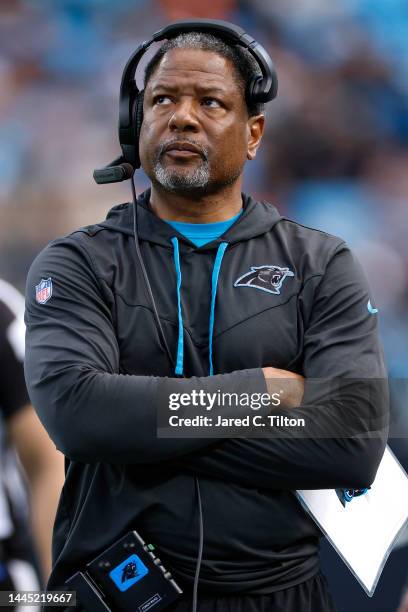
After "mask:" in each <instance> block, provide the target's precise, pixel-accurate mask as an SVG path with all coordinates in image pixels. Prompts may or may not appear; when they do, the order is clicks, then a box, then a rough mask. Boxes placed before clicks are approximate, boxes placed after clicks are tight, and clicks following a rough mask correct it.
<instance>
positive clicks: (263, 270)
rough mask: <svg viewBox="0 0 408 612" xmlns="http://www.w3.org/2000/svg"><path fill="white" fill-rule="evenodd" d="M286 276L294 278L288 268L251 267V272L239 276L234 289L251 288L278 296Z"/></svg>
mask: <svg viewBox="0 0 408 612" xmlns="http://www.w3.org/2000/svg"><path fill="white" fill-rule="evenodd" d="M288 276H295V275H294V273H293V272H292V271H291V270H289V268H280V267H279V266H251V271H250V272H247V273H246V274H244V275H243V276H240V277H239V278H238V279H237V280H236V281H235V283H234V287H253V288H254V289H261V291H267V292H268V293H275V294H276V295H280V290H281V287H282V283H283V281H284V280H285V278H287V277H288Z"/></svg>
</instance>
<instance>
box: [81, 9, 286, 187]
mask: <svg viewBox="0 0 408 612" xmlns="http://www.w3.org/2000/svg"><path fill="white" fill-rule="evenodd" d="M186 32H206V33H208V34H213V35H214V36H217V37H218V38H221V39H222V40H224V41H225V42H226V43H229V44H231V45H238V46H241V47H243V48H244V49H246V50H247V51H248V52H249V53H251V55H252V56H253V57H254V58H255V60H256V62H257V64H258V66H259V68H260V70H261V73H262V76H261V75H258V76H254V78H253V79H252V80H251V81H250V83H249V84H248V87H247V91H246V92H245V96H246V99H247V100H249V101H251V102H260V103H264V102H269V101H270V100H273V99H274V98H275V97H276V95H277V93H278V77H277V74H276V71H275V68H274V65H273V61H272V59H271V57H270V55H269V54H268V53H267V51H266V50H265V49H264V48H263V47H262V45H260V44H259V43H258V42H256V40H255V39H254V38H252V36H250V35H249V34H247V33H246V32H245V31H244V30H243V29H242V28H240V27H239V26H237V25H235V24H233V23H229V22H228V21H221V20H217V19H196V20H194V21H185V20H183V21H175V22H174V23H171V24H169V25H167V26H166V27H164V28H162V29H161V30H158V31H157V32H155V33H154V34H153V36H152V37H151V38H150V39H149V40H147V41H144V42H143V43H141V44H140V45H139V46H138V48H137V49H136V51H135V52H134V53H133V55H132V56H131V57H130V58H129V60H128V62H127V64H126V66H125V69H124V71H123V74H122V81H121V85H120V97H119V126H118V130H119V143H120V146H121V148H122V157H119V158H117V159H115V160H114V161H113V162H111V163H110V164H109V165H108V166H106V168H102V169H100V170H95V171H94V174H93V176H94V179H95V181H96V182H97V183H100V184H103V183H115V182H118V181H124V180H126V179H129V178H131V177H132V174H133V171H134V170H136V169H137V168H140V158H139V135H140V128H141V125H142V122H143V90H141V91H139V89H138V88H137V85H136V78H135V76H136V70H137V67H138V65H139V62H140V60H141V58H142V56H143V55H144V54H145V53H146V51H147V50H148V48H149V47H150V46H151V45H152V44H153V43H154V42H158V41H160V40H165V39H170V38H175V37H176V36H178V35H179V34H183V33H186ZM129 166H130V167H129Z"/></svg>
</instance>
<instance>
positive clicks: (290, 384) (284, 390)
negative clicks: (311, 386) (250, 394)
mask: <svg viewBox="0 0 408 612" xmlns="http://www.w3.org/2000/svg"><path fill="white" fill-rule="evenodd" d="M262 371H263V373H264V376H265V380H266V386H267V388H268V393H269V395H272V394H274V393H278V394H279V396H280V398H281V403H280V408H294V407H295V406H299V405H300V404H301V402H302V398H303V393H304V390H305V383H304V378H303V376H301V375H300V374H295V373H294V372H289V370H280V369H279V368H272V367H266V368H262Z"/></svg>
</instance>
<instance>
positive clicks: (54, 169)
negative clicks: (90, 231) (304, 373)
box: [0, 0, 408, 612]
mask: <svg viewBox="0 0 408 612" xmlns="http://www.w3.org/2000/svg"><path fill="white" fill-rule="evenodd" d="M189 17H207V18H218V19H227V20H229V21H233V22H235V23H237V24H239V25H241V26H242V27H243V28H245V29H246V30H248V31H249V32H250V33H251V34H252V35H253V36H254V37H255V38H256V39H258V40H259V41H260V42H261V43H262V44H263V45H264V46H265V47H266V48H267V49H268V50H269V51H270V53H271V55H272V57H273V58H274V61H275V64H276V67H277V71H278V75H279V79H280V89H279V95H278V98H277V100H276V101H274V102H273V103H271V104H270V105H269V107H268V109H267V125H268V128H267V133H266V135H265V138H264V143H263V146H262V147H261V150H260V154H259V155H258V158H257V160H256V162H254V163H251V164H248V165H247V169H246V178H245V190H246V191H247V192H250V193H251V194H253V195H254V196H256V197H258V198H260V199H267V200H269V201H271V202H273V203H274V204H276V205H277V207H278V208H279V210H280V211H281V213H283V214H284V215H286V216H289V217H291V218H294V219H296V220H298V221H300V222H302V223H304V224H306V225H311V226H313V227H318V228H321V229H323V230H325V231H328V232H329V233H333V234H337V235H340V236H342V237H343V238H345V239H346V240H347V241H348V243H349V244H350V245H351V247H352V248H353V249H354V251H355V252H356V253H357V255H358V257H359V258H360V261H361V262H362V263H363V265H364V267H365V269H366V272H367V274H368V277H369V280H370V284H371V288H372V291H373V295H374V298H375V302H376V305H377V307H378V308H379V310H380V315H381V317H380V320H381V333H382V340H383V344H384V348H385V352H386V357H387V362H388V367H389V372H390V375H391V377H393V378H395V379H397V380H396V382H395V384H394V385H393V410H394V416H393V422H394V434H395V437H394V439H393V440H392V441H391V446H392V448H393V449H394V451H395V452H396V454H397V456H398V458H399V459H400V461H401V462H402V463H403V464H404V465H405V468H406V469H407V467H408V442H407V439H406V438H407V437H408V416H407V409H406V399H407V397H408V393H407V384H406V381H405V379H407V378H408V376H407V374H408V317H407V314H406V313H407V310H408V265H407V264H408V239H407V229H408V223H407V221H408V213H407V199H408V171H407V162H408V78H407V76H408V2H407V0H336V1H333V0H246V1H245V0H212V1H211V2H204V1H203V0H119V1H118V2H114V1H112V0H31V1H30V0H1V3H0V79H1V88H0V138H1V141H2V148H1V151H0V277H2V278H5V279H6V280H9V281H10V282H12V283H13V284H15V285H16V286H17V287H18V288H19V289H20V290H22V291H24V285H25V277H26V273H27V270H28V267H29V265H30V263H31V261H32V259H33V258H34V257H35V255H36V254H37V253H38V252H39V250H40V249H41V248H42V247H43V246H44V245H45V244H46V243H47V242H49V241H50V240H52V239H53V238H55V237H57V236H59V235H62V234H65V233H68V232H70V231H72V230H73V229H76V228H78V227H80V226H82V225H86V224H88V223H94V222H95V221H98V220H100V219H102V218H104V216H105V214H106V212H107V210H108V209H109V208H110V207H111V206H113V205H114V204H116V203H119V202H122V201H127V200H128V199H129V197H130V190H129V186H128V185H127V184H126V183H125V184H118V185H111V186H105V187H104V188H102V187H98V186H97V185H96V184H95V183H94V182H93V179H92V171H93V169H94V168H96V167H101V166H103V165H104V164H106V163H107V162H108V161H110V160H112V159H114V158H115V157H116V156H117V155H118V154H119V146H118V142H117V135H116V125H117V111H118V92H119V83H120V77H121V73H122V69H123V67H124V65H125V63H126V60H127V59H128V57H129V55H130V54H131V52H132V51H133V50H134V49H135V48H136V46H137V45H138V44H139V43H140V42H141V41H142V40H145V39H146V38H148V37H149V36H150V35H151V33H152V32H154V31H155V30H157V29H158V28H160V27H161V26H162V25H164V24H165V23H167V22H168V21H171V20H174V19H183V18H189ZM146 185H147V181H146V178H145V177H144V176H143V174H142V173H141V172H139V173H138V176H137V188H138V190H139V192H140V191H141V190H142V189H143V188H144V187H145V186H146ZM395 424H396V425H395ZM398 435H399V437H397V436H398ZM404 438H405V439H404ZM271 520H273V517H271ZM323 557H324V560H325V564H326V568H327V569H326V574H327V575H328V577H329V580H330V582H331V584H332V590H333V592H334V594H335V597H336V600H337V604H338V606H339V610H340V612H343V610H344V611H345V610H348V611H351V612H354V611H356V612H357V611H359V612H360V611H363V610H370V611H373V612H374V611H378V612H389V611H391V610H396V608H397V605H398V604H397V602H398V599H399V597H400V594H401V589H402V585H403V581H404V573H405V574H406V572H407V566H408V547H407V546H405V547H400V548H399V549H398V550H397V551H395V552H394V553H392V555H391V557H390V561H389V563H388V564H387V566H386V570H385V572H384V574H383V577H382V578H381V580H380V583H379V586H378V588H377V593H376V594H375V596H374V598H373V599H372V600H369V599H368V598H367V597H366V596H365V595H364V593H363V592H362V590H361V589H360V587H359V586H358V585H357V583H356V582H355V580H354V579H353V578H352V577H351V575H350V574H349V573H348V571H347V570H345V569H344V568H343V567H342V566H341V564H340V563H339V562H337V561H336V559H335V558H334V556H333V555H332V553H331V552H330V551H327V550H324V551H323Z"/></svg>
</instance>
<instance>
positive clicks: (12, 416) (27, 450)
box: [0, 279, 64, 612]
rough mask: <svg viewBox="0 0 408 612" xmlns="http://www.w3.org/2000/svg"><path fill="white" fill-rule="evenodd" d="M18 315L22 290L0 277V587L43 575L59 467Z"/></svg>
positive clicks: (33, 586) (33, 584) (32, 582)
mask: <svg viewBox="0 0 408 612" xmlns="http://www.w3.org/2000/svg"><path fill="white" fill-rule="evenodd" d="M23 315H24V298H23V296H22V295H21V294H20V293H19V292H18V291H17V290H16V289H15V288H14V287H13V286H11V285H10V284H9V283H7V282H5V281H4V280H2V279H0V366H1V367H0V591H10V590H19V591H22V590H24V591H27V590H28V591H32V590H34V591H37V590H39V589H40V588H41V587H42V586H43V585H44V582H45V581H46V580H47V579H48V575H49V573H50V570H51V534H52V524H53V521H54V517H55V512H56V506H57V501H58V497H59V494H60V491H61V487H62V484H63V473H64V471H63V457H62V455H61V453H58V452H56V451H55V448H54V446H53V444H52V442H51V441H50V439H49V437H48V436H47V433H46V432H45V430H44V428H43V427H42V425H41V423H40V422H39V420H38V418H37V415H36V414H35V412H34V409H33V407H32V406H31V405H30V401H29V398H28V394H27V389H26V386H25V382H24V370H23V359H24V333H25V328H24V321H23ZM21 467H22V468H23V470H21ZM13 609H14V610H15V608H13ZM35 609H38V608H35V607H33V608H32V610H33V612H34V610H35Z"/></svg>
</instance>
